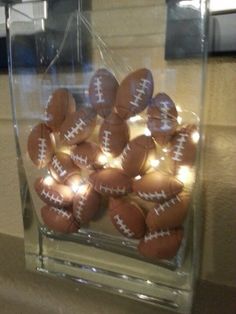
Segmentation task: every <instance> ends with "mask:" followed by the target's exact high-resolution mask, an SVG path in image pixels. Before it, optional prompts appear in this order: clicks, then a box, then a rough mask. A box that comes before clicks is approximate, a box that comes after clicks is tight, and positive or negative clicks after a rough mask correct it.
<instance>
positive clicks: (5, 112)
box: [0, 0, 236, 286]
mask: <svg viewBox="0 0 236 314" xmlns="http://www.w3.org/2000/svg"><path fill="white" fill-rule="evenodd" d="M132 3H133V4H134V5H135V7H134V8H132V10H130V11H129V10H128V11H127V8H126V9H125V10H124V9H122V8H124V7H125V6H126V5H127V1H125V0H122V1H113V0H112V1H103V0H97V1H93V4H94V5H93V8H94V10H96V13H94V15H93V18H92V22H93V23H95V24H96V26H97V27H98V29H99V31H100V32H101V33H102V32H106V27H104V25H103V20H104V19H103V17H104V16H107V14H108V11H107V10H109V11H110V13H109V14H111V15H112V17H113V18H111V21H112V20H115V17H116V19H117V16H118V17H119V16H122V17H123V18H124V17H125V18H124V20H123V25H124V30H123V29H119V30H117V27H114V28H113V29H112V30H111V32H114V33H113V35H114V36H112V37H110V38H107V41H108V43H109V45H110V46H112V47H113V49H114V50H115V51H116V53H118V54H122V53H123V54H124V51H125V47H127V45H131V44H132V45H136V46H138V47H139V49H138V50H137V49H136V48H137V47H133V52H135V51H136V52H137V53H136V54H134V53H131V49H129V50H126V55H127V54H128V51H129V53H130V58H132V64H133V65H134V66H138V64H139V59H140V58H142V57H143V56H144V55H145V54H146V55H147V54H149V56H151V57H150V58H149V60H150V59H151V60H156V61H155V64H153V65H152V66H153V67H154V68H160V69H163V70H164V69H166V68H167V66H168V64H166V63H165V62H164V58H163V51H164V50H163V42H164V41H163V39H162V38H164V35H163V34H164V29H163V27H162V28H161V27H159V28H158V29H159V31H160V32H161V33H160V34H159V35H158V34H152V35H150V30H152V29H153V24H152V25H149V24H148V20H150V21H156V23H157V25H154V26H155V27H158V23H159V24H160V25H163V23H164V19H165V10H164V7H163V3H164V0H163V1H159V2H158V3H159V8H158V11H157V10H156V7H152V5H153V4H154V3H156V0H155V1H154V0H153V1H151V0H149V1H145V5H146V6H147V5H150V8H149V9H147V10H148V12H149V13H148V14H149V15H148V14H147V17H148V16H151V18H150V19H149V18H146V24H147V27H146V29H144V27H143V25H140V23H137V25H130V24H129V23H134V22H133V21H131V20H130V18H129V17H130V14H133V15H134V14H135V13H134V10H136V11H135V12H136V14H138V12H140V14H141V15H142V16H143V14H144V13H143V8H142V7H143V3H144V1H142V0H139V1H137V0H135V1H129V6H130V5H131V4H132ZM159 10H163V11H162V12H163V13H162V14H160V15H159V16H158V14H159V13H158V12H159ZM131 11H132V13H131ZM145 12H147V11H145ZM144 18H145V15H144ZM127 21H128V22H127ZM127 23H128V24H127ZM129 29H133V30H136V32H138V33H139V32H141V31H142V32H143V36H141V38H140V37H139V39H138V40H137V41H135V43H134V42H133V40H132V38H134V36H135V34H131V36H130V37H129V36H128V34H126V37H125V38H122V36H121V35H119V34H122V33H123V32H126V31H127V30H129ZM117 32H118V33H117ZM157 38H158V44H157V45H156V46H155V45H154V43H156V42H157V41H156V39H157ZM125 41H126V42H125ZM124 42H125V45H124ZM147 43H149V47H148V48H145V45H147ZM122 45H123V47H122ZM135 58H136V59H135ZM235 63H236V59H234V58H211V59H210V60H209V62H208V69H207V82H206V104H205V125H206V133H205V146H204V156H203V159H204V193H203V195H202V199H203V212H204V218H205V220H204V228H203V229H204V235H203V237H204V238H203V239H204V241H203V242H204V243H203V252H202V253H203V257H202V272H201V277H202V278H203V279H206V280H210V281H213V282H216V283H220V284H225V285H229V286H230V285H231V286H235V285H236V282H235V278H236V268H235V265H234V257H235V253H234V252H235V249H236V228H235V225H236V224H235V222H236V215H235V204H236V181H235V173H236V162H235V155H236V136H235V131H236V90H235V82H236V67H235V65H236V64H235ZM198 66H199V64H197V63H196V61H193V62H192V64H191V61H189V62H188V65H187V66H186V68H184V67H183V66H182V65H181V63H179V62H176V64H175V63H174V62H172V64H171V67H172V68H173V69H175V70H176V71H178V70H179V71H182V73H184V74H183V76H182V77H183V80H182V81H181V82H178V89H177V92H176V91H175V90H174V89H172V94H173V95H174V96H175V98H177V100H178V102H180V103H181V102H182V101H183V98H184V99H185V101H186V99H187V100H188V101H189V102H190V103H191V101H192V99H194V96H196V97H195V98H196V99H198V94H197V95H195V94H194V91H195V93H196V90H197V91H198V90H199V89H200V86H195V85H194V82H193V81H191V82H188V79H189V76H188V71H189V69H191V71H192V73H193V74H192V76H193V77H194V76H195V73H198V69H199V68H198ZM160 73H161V72H159V74H160ZM156 75H157V80H158V79H159V77H158V73H156ZM196 82H198V83H197V84H199V80H197V81H196ZM160 84H162V86H164V87H168V83H166V85H165V81H160ZM186 86H188V88H187V89H186ZM0 90H1V98H0V99H1V100H0V102H1V105H0V148H1V151H0V154H1V162H0V178H1V183H0V195H1V210H0V232H4V233H7V234H11V235H16V236H20V237H21V236H22V235H23V231H22V219H21V208H20V197H19V186H18V177H17V169H16V155H15V143H14V136H13V127H12V122H11V110H10V98H9V92H8V78H7V76H6V75H0ZM193 106H195V107H196V108H197V106H198V103H196V104H194V100H193Z"/></svg>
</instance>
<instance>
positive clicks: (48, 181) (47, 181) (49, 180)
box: [43, 176, 54, 186]
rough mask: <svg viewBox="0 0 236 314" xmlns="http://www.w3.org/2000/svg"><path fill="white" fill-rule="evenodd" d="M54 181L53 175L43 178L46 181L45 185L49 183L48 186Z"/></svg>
mask: <svg viewBox="0 0 236 314" xmlns="http://www.w3.org/2000/svg"><path fill="white" fill-rule="evenodd" d="M53 182H54V180H53V178H52V177H51V176H46V177H45V178H44V179H43V183H44V184H45V185H48V186H50V185H52V184H53Z"/></svg>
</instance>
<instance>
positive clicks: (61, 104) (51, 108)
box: [45, 88, 76, 132]
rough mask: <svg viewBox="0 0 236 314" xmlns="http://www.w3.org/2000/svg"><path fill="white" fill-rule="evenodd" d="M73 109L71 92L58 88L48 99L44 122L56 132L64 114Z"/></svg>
mask: <svg viewBox="0 0 236 314" xmlns="http://www.w3.org/2000/svg"><path fill="white" fill-rule="evenodd" d="M75 110H76V103H75V100H74V97H73V96H72V94H71V93H70V92H69V91H68V90H67V89H65V88H59V89H57V90H55V91H54V92H53V94H52V95H51V96H50V97H49V99H48V103H47V105H46V109H45V114H46V121H47V122H46V123H47V125H48V126H49V127H50V128H51V129H52V130H53V131H54V132H58V131H59V130H60V127H61V125H62V123H63V121H64V120H65V118H66V116H67V115H68V114H70V113H73V112H75Z"/></svg>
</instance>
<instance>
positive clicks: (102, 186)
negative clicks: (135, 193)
mask: <svg viewBox="0 0 236 314" xmlns="http://www.w3.org/2000/svg"><path fill="white" fill-rule="evenodd" d="M89 181H90V182H91V184H92V186H93V188H94V189H95V190H96V191H97V192H98V193H100V194H102V195H105V196H113V197H120V196H123V195H126V194H127V193H129V192H131V179H130V178H129V177H128V176H126V175H125V173H124V172H123V171H122V170H120V169H116V168H106V169H102V170H98V171H96V172H94V173H92V174H91V175H90V177H89Z"/></svg>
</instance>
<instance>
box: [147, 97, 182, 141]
mask: <svg viewBox="0 0 236 314" xmlns="http://www.w3.org/2000/svg"><path fill="white" fill-rule="evenodd" d="M147 116H148V122H147V126H148V129H149V130H150V132H151V134H152V136H153V137H154V138H155V140H156V141H157V143H158V144H160V145H165V144H167V143H168V142H169V140H170V139H171V136H172V135H173V133H174V132H175V130H176V128H177V126H178V122H177V117H178V113H177V110H176V107H175V104H174V102H173V100H172V99H171V98H170V97H169V96H168V95H166V94H165V93H159V94H157V95H156V96H155V97H154V99H153V100H152V103H151V105H150V106H149V107H148V110H147Z"/></svg>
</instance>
